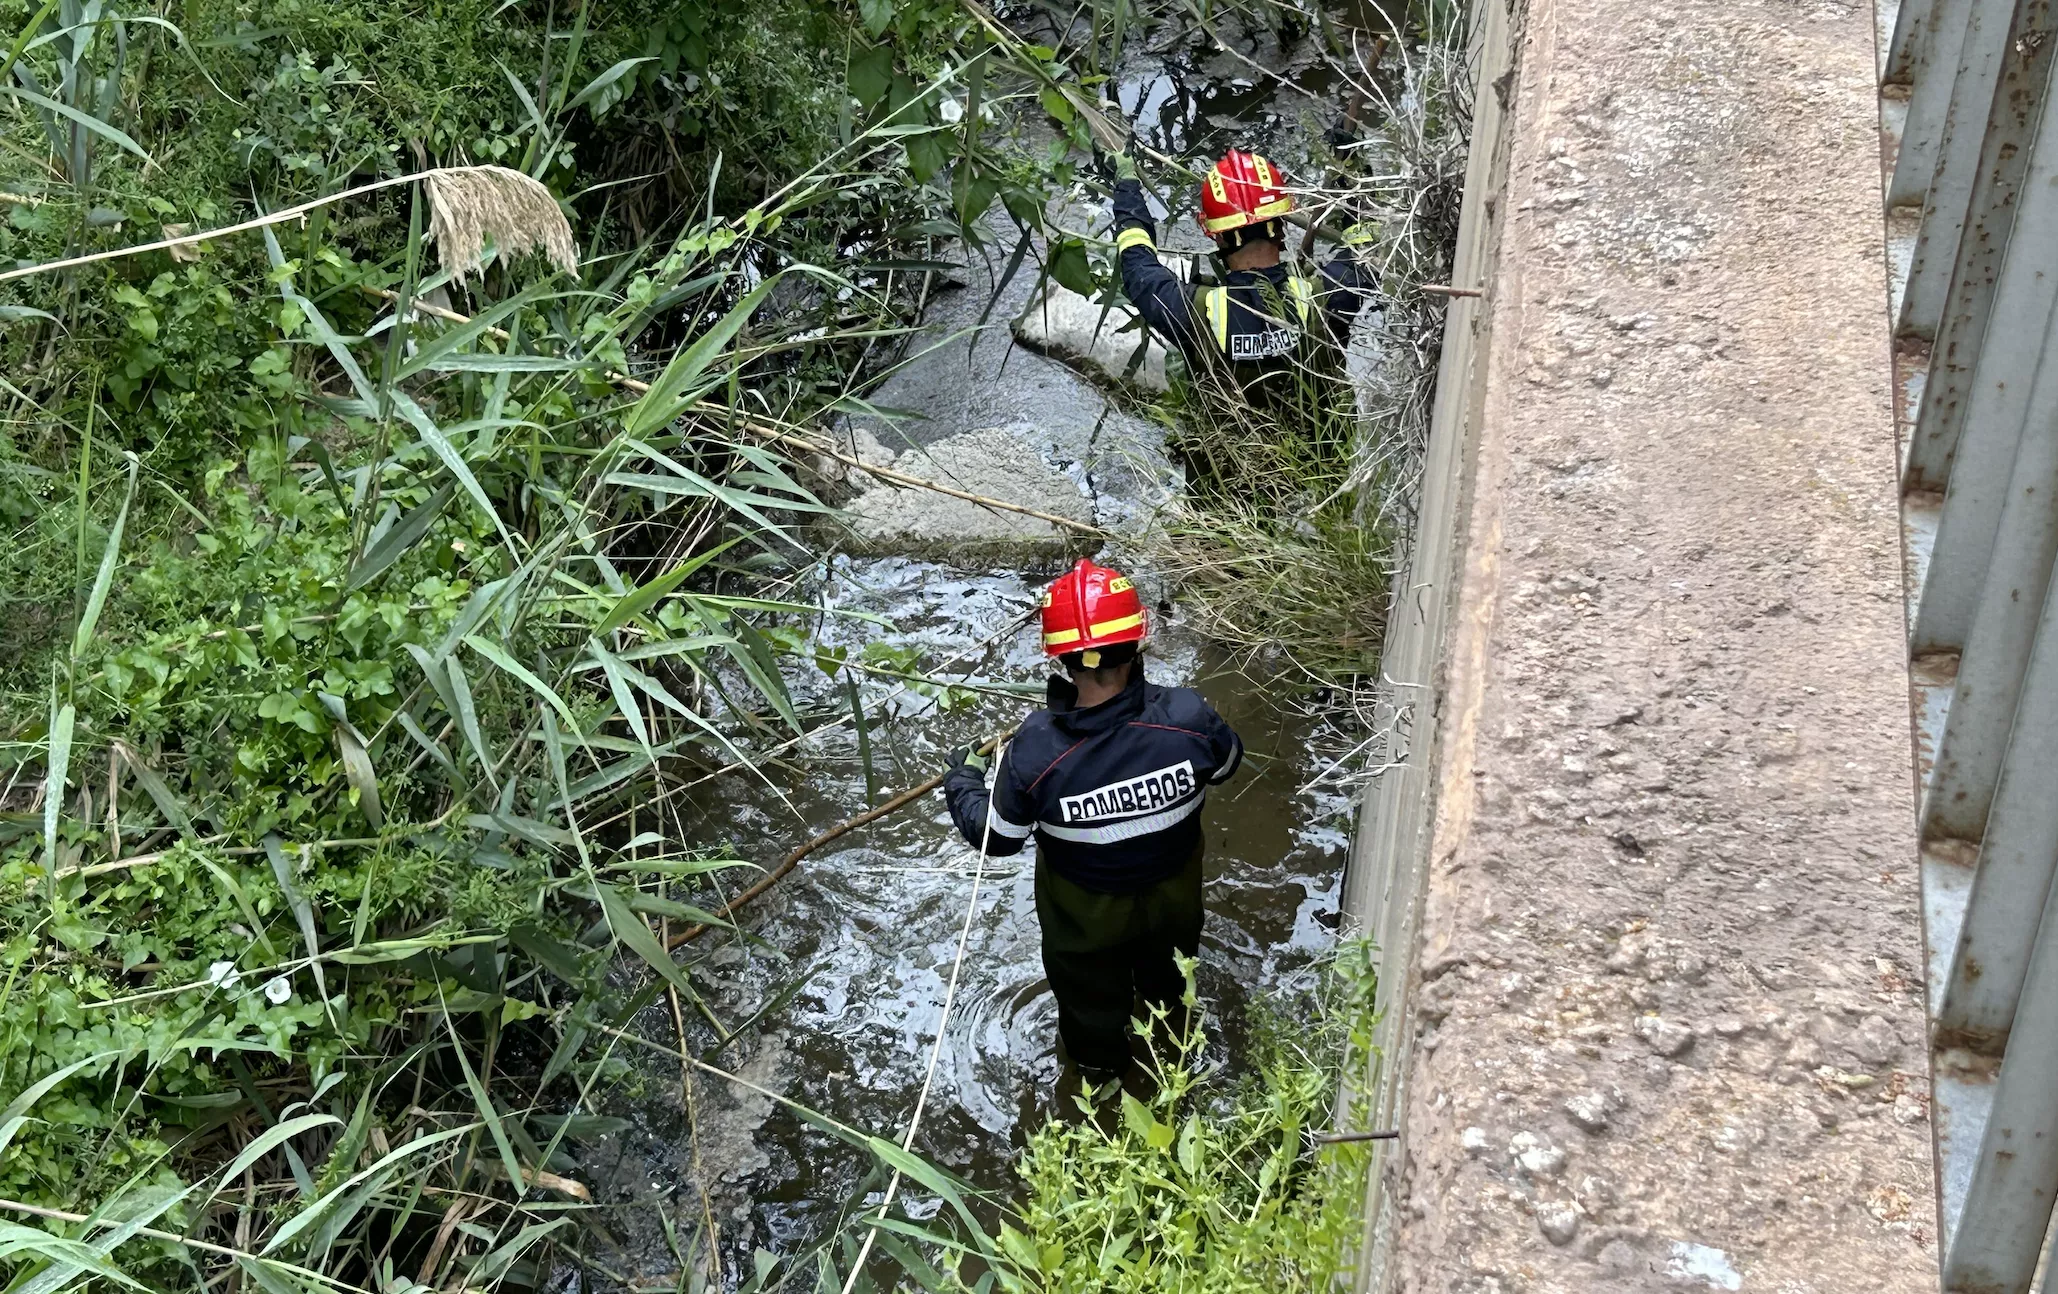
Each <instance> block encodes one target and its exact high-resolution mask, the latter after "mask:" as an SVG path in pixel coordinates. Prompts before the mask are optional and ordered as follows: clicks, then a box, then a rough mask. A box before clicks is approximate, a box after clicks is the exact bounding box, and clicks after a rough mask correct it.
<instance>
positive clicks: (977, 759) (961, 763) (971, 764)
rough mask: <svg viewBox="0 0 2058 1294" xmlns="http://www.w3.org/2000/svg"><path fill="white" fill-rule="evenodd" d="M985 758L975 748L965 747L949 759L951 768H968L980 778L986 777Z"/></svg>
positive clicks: (982, 753)
mask: <svg viewBox="0 0 2058 1294" xmlns="http://www.w3.org/2000/svg"><path fill="white" fill-rule="evenodd" d="M986 760H987V757H986V755H985V753H984V752H983V751H981V750H980V749H979V748H978V747H977V746H967V747H965V748H964V749H963V750H960V751H958V752H957V753H956V754H954V755H952V756H951V757H950V766H951V767H952V768H969V769H971V770H972V771H973V772H975V773H977V774H978V775H979V776H981V777H985V776H986Z"/></svg>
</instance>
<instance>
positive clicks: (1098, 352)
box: [1015, 283, 1165, 391]
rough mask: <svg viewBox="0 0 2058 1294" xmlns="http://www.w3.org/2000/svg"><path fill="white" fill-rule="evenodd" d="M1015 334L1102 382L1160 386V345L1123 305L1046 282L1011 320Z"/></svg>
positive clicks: (1162, 353)
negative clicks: (1108, 303) (1106, 303)
mask: <svg viewBox="0 0 2058 1294" xmlns="http://www.w3.org/2000/svg"><path fill="white" fill-rule="evenodd" d="M1015 339H1016V340H1017V341H1019V342H1021V343H1022V344H1023V345H1024V346H1030V347H1034V348H1035V349H1037V350H1039V351H1042V352H1043V353H1044V354H1046V355H1054V356H1056V357H1057V358H1059V359H1062V360H1065V361H1067V362H1069V363H1071V364H1073V365H1075V366H1078V367H1080V368H1084V369H1087V370H1088V371H1091V372H1098V373H1099V374H1100V375H1101V376H1102V377H1103V378H1105V379H1107V380H1108V381H1111V382H1133V383H1135V384H1136V385H1138V386H1140V387H1142V388H1143V389H1145V390H1147V391H1163V390H1164V389H1165V345H1164V343H1163V342H1161V341H1159V340H1158V339H1157V337H1156V335H1155V334H1152V333H1147V332H1145V331H1143V325H1142V321H1141V320H1140V319H1139V318H1138V317H1137V314H1136V312H1135V311H1134V310H1131V309H1129V308H1128V306H1126V305H1117V306H1103V305H1101V304H1100V303H1099V302H1098V301H1095V300H1092V299H1091V298H1089V297H1083V296H1080V295H1079V294H1078V293H1077V292H1074V291H1073V290H1072V289H1070V288H1068V287H1065V286H1064V285H1063V284H1060V283H1052V284H1049V285H1048V286H1047V287H1046V288H1045V290H1044V291H1043V292H1041V293H1039V294H1038V295H1037V297H1036V299H1035V300H1034V301H1031V302H1030V303H1029V308H1028V309H1027V310H1025V311H1023V312H1022V314H1021V317H1020V318H1018V319H1016V320H1015ZM1139 346H1141V347H1142V349H1143V355H1142V356H1141V357H1140V358H1139V357H1138V356H1137V353H1136V352H1137V348H1138V347H1139Z"/></svg>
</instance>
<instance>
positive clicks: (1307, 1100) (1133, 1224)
mask: <svg viewBox="0 0 2058 1294" xmlns="http://www.w3.org/2000/svg"><path fill="white" fill-rule="evenodd" d="M1188 973H1189V984H1190V983H1191V978H1190V977H1191V970H1190V967H1189V972H1188ZM1374 986H1375V982H1374V976H1373V972H1372V965H1371V950H1370V948H1369V946H1368V945H1365V944H1363V943H1352V944H1347V945H1344V946H1343V947H1341V948H1339V949H1338V950H1337V951H1336V953H1335V954H1334V955H1333V957H1332V959H1331V960H1330V961H1329V962H1328V963H1327V965H1326V966H1324V967H1323V968H1321V970H1320V971H1319V973H1318V977H1317V979H1316V981H1315V984H1314V986H1313V988H1312V989H1311V990H1309V991H1308V992H1307V993H1305V994H1304V995H1302V996H1300V997H1298V998H1297V999H1296V1000H1291V1001H1279V1002H1274V1003H1271V1004H1269V1006H1267V1005H1263V1004H1261V1006H1260V1008H1259V1009H1258V1011H1257V1012H1256V1014H1255V1018H1254V1020H1253V1025H1254V1028H1253V1033H1252V1038H1253V1040H1252V1045H1251V1052H1250V1054H1249V1055H1248V1056H1247V1057H1246V1058H1245V1063H1246V1064H1247V1065H1248V1067H1249V1069H1250V1071H1251V1073H1250V1075H1249V1076H1248V1077H1247V1078H1245V1079H1244V1080H1242V1081H1241V1082H1239V1083H1236V1084H1234V1085H1229V1086H1224V1085H1222V1084H1221V1083H1220V1082H1219V1081H1218V1080H1217V1077H1216V1076H1215V1075H1214V1074H1212V1073H1196V1069H1197V1062H1198V1061H1199V1058H1200V1055H1201V1045H1202V1040H1201V1037H1200V1034H1199V1026H1198V1024H1196V1025H1195V1026H1193V1028H1192V1029H1191V1030H1190V1031H1189V1033H1188V1035H1187V1036H1186V1037H1184V1038H1180V1039H1177V1040H1176V1042H1175V1043H1174V1044H1173V1045H1172V1046H1171V1047H1169V1048H1168V1052H1169V1054H1167V1055H1166V1056H1165V1057H1164V1064H1163V1065H1162V1066H1160V1068H1159V1071H1158V1072H1159V1074H1160V1076H1161V1081H1160V1083H1159V1085H1158V1090H1157V1091H1156V1092H1155V1094H1153V1095H1152V1096H1151V1097H1150V1099H1148V1100H1144V1101H1140V1100H1138V1099H1136V1098H1135V1097H1134V1096H1130V1095H1127V1094H1124V1096H1123V1097H1122V1100H1121V1110H1120V1116H1119V1119H1103V1120H1101V1121H1100V1122H1098V1123H1097V1122H1093V1121H1086V1122H1058V1123H1052V1124H1050V1125H1048V1126H1046V1127H1044V1128H1043V1129H1042V1130H1040V1131H1038V1132H1037V1133H1036V1134H1035V1135H1034V1136H1033V1137H1031V1139H1030V1142H1029V1148H1028V1151H1027V1153H1026V1154H1025V1155H1024V1156H1023V1160H1022V1165H1021V1173H1022V1179H1023V1183H1024V1188H1025V1192H1024V1198H1023V1199H1022V1201H1021V1202H1020V1204H1019V1213H1018V1216H1017V1217H1016V1218H1015V1219H1014V1220H1013V1221H1012V1222H1011V1223H1010V1225H1008V1226H1006V1227H1004V1228H1003V1229H1002V1231H1001V1248H1002V1250H1003V1251H1004V1252H1005V1253H1006V1254H1007V1255H1008V1257H1009V1258H1010V1259H1011V1260H1012V1261H1013V1263H1014V1264H1015V1266H1016V1270H1015V1271H1013V1272H1010V1273H1009V1274H1008V1275H1007V1276H1005V1277H1004V1278H1003V1281H1002V1283H1003V1284H1004V1285H1008V1287H1010V1288H1020V1289H1029V1290H1041V1291H1053V1292H1055V1291H1061V1290H1062V1291H1066V1292H1067V1294H1103V1292H1104V1294H1132V1292H1133V1294H1167V1292H1176V1294H1187V1292H1192V1294H1201V1292H1202V1291H1205V1294H1239V1292H1244V1291H1248V1292H1250V1294H1260V1292H1262V1294H1281V1292H1282V1291H1315V1290H1327V1289H1331V1288H1333V1287H1334V1281H1335V1280H1336V1278H1337V1277H1338V1276H1339V1275H1341V1274H1345V1273H1347V1272H1348V1270H1349V1267H1350V1264H1351V1263H1352V1262H1353V1261H1354V1260H1355V1257H1356V1247H1357V1244H1358V1241H1359V1240H1360V1239H1361V1237H1362V1232H1363V1223H1362V1218H1363V1205H1364V1193H1365V1173H1366V1169H1367V1166H1368V1164H1369V1163H1370V1158H1371V1151H1370V1148H1369V1146H1368V1145H1367V1144H1366V1143H1363V1142H1342V1143H1331V1144H1317V1143H1316V1142H1315V1140H1314V1138H1315V1136H1316V1135H1317V1134H1319V1133H1321V1132H1323V1131H1326V1130H1327V1129H1329V1128H1330V1127H1331V1126H1332V1125H1331V1119H1332V1118H1333V1117H1335V1116H1336V1114H1337V1113H1338V1108H1337V1099H1338V1091H1339V1082H1340V1080H1341V1079H1342V1076H1343V1075H1346V1074H1350V1073H1354V1072H1357V1071H1358V1070H1359V1069H1362V1066H1363V1062H1364V1059H1365V1057H1366V1056H1367V1054H1368V1053H1369V1048H1370V1046H1371V1035H1372V1025H1373V1013H1372V1000H1373V990H1374ZM1187 1005H1188V1006H1189V1007H1191V1006H1192V1005H1193V994H1192V991H1191V989H1190V988H1189V991H1188V1003H1187ZM1192 1014H1193V1015H1194V1016H1195V1017H1197V1016H1198V1014H1199V1013H1198V1012H1193V1013H1192ZM1353 1112H1354V1107H1349V1106H1347V1107H1346V1109H1345V1111H1344V1113H1345V1114H1346V1118H1345V1123H1346V1125H1347V1126H1349V1117H1348V1116H1349V1115H1350V1114H1351V1113H1353ZM1102 1124H1108V1125H1111V1126H1109V1127H1107V1128H1105V1129H1104V1128H1103V1127H1102ZM1011 1282H1019V1284H1013V1283H1011Z"/></svg>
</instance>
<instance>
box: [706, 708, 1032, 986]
mask: <svg viewBox="0 0 2058 1294" xmlns="http://www.w3.org/2000/svg"><path fill="white" fill-rule="evenodd" d="M1014 735H1015V730H1014V729H1013V728H1010V729H1008V730H1007V731H1006V732H1004V733H1001V734H1000V735H999V736H997V737H989V738H987V739H986V740H985V741H984V742H982V743H980V745H979V752H980V753H981V754H985V753H987V752H989V751H992V750H995V749H997V748H998V747H999V746H1000V744H1001V743H1002V742H1004V741H1006V740H1007V739H1008V738H1010V737H1012V736H1014ZM949 776H950V770H949V769H945V770H944V771H943V772H941V773H938V774H937V775H936V776H934V777H932V778H930V779H929V780H928V781H926V782H923V783H921V784H920V785H918V786H911V787H909V788H908V789H907V790H905V791H902V792H901V793H900V794H899V795H896V796H894V797H893V798H892V799H890V800H888V801H887V802H886V803H884V804H882V805H880V806H879V807H878V808H876V809H866V810H865V811H864V812H863V813H859V814H855V815H853V816H851V817H848V818H845V819H844V820H843V821H841V822H839V823H837V824H836V825H835V826H833V827H831V828H829V829H828V830H827V831H824V832H823V833H821V834H820V835H818V836H816V837H815V838H814V839H812V840H810V841H808V842H807V843H806V844H804V845H802V846H800V847H799V848H798V849H795V850H794V851H793V852H792V853H790V854H788V855H786V857H784V858H782V859H780V860H779V864H778V866H776V867H774V868H773V869H772V870H771V871H769V872H767V873H765V876H764V879H762V880H760V881H759V882H758V883H757V884H755V885H753V886H751V887H750V888H749V889H747V890H745V891H743V893H741V894H739V895H737V896H736V897H735V898H734V899H732V900H730V901H729V902H728V903H727V904H725V905H723V906H722V908H721V909H720V910H718V911H717V912H716V913H715V915H716V916H718V917H722V918H724V919H727V918H728V917H731V916H734V915H735V914H736V912H737V911H738V909H740V908H742V907H743V906H744V905H745V904H747V903H749V902H750V901H751V900H752V899H755V898H757V897H758V896H759V895H761V894H763V893H764V892H765V891H766V890H769V889H771V888H772V887H773V886H774V885H777V884H778V883H779V882H780V881H782V880H784V879H786V874H787V873H788V872H791V871H792V870H793V869H794V868H796V867H798V866H800V863H801V860H802V859H804V858H806V857H807V856H808V855H809V854H812V853H814V852H815V851H816V850H817V849H820V848H821V847H822V846H823V845H826V844H828V843H829V842H830V841H832V840H835V839H837V838H838V837H840V836H846V835H849V834H850V833H851V832H853V831H856V830H857V829H858V828H859V827H862V826H864V825H865V824H866V823H868V822H877V821H878V820H879V819H881V818H883V817H886V816H887V815H888V814H893V813H898V812H900V811H901V810H902V809H905V808H906V807H908V806H909V805H910V804H913V803H914V802H915V801H917V800H919V799H921V798H922V797H923V796H925V795H927V794H929V792H931V791H933V790H935V789H936V788H937V787H939V786H942V785H943V779H944V778H946V777H949ZM710 929H712V927H710V926H708V925H705V924H702V925H697V926H688V927H686V929H684V930H681V931H680V932H679V933H678V934H676V935H673V936H672V938H671V941H670V942H669V943H668V944H666V945H665V946H666V947H667V948H677V947H678V946H679V945H680V944H683V943H687V942H689V941H691V940H694V939H698V938H700V937H701V936H702V935H704V934H706V933H707V932H708V931H709V930H710Z"/></svg>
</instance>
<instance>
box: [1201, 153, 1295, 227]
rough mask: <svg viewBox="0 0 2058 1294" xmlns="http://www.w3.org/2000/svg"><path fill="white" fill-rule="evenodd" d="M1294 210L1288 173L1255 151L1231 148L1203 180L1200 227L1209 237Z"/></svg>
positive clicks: (1274, 218) (1260, 222)
mask: <svg viewBox="0 0 2058 1294" xmlns="http://www.w3.org/2000/svg"><path fill="white" fill-rule="evenodd" d="M1292 210H1293V196H1292V195H1291V194H1289V193H1287V192H1286V172H1284V171H1282V170H1280V169H1279V168H1278V167H1276V166H1274V165H1272V163H1271V162H1269V161H1267V160H1266V159H1264V158H1263V157H1260V156H1258V155H1257V154H1256V153H1246V152H1244V151H1243V150H1242V149H1238V148H1232V149H1230V150H1229V151H1228V152H1226V153H1224V154H1222V160H1221V161H1219V162H1217V163H1215V164H1214V165H1213V166H1212V167H1210V168H1209V169H1208V174H1207V178H1206V179H1205V180H1203V181H1202V182H1201V205H1200V227H1201V228H1202V229H1203V230H1205V231H1206V232H1207V235H1208V237H1210V238H1220V237H1221V236H1222V235H1224V234H1226V233H1228V232H1229V231H1231V230H1232V229H1241V228H1243V227H1244V226H1245V225H1261V224H1264V223H1265V222H1266V221H1268V220H1277V219H1279V217H1281V216H1283V215H1286V214H1287V213H1288V212H1290V211H1292Z"/></svg>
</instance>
